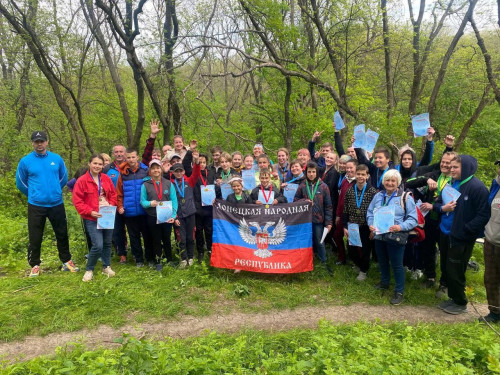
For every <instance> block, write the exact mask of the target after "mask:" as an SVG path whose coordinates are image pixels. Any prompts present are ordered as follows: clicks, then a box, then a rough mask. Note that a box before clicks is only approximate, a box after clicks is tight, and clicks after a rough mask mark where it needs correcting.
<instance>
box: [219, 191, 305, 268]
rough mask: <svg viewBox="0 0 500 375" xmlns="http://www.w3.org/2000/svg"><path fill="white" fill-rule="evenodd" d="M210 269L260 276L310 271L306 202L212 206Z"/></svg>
mask: <svg viewBox="0 0 500 375" xmlns="http://www.w3.org/2000/svg"><path fill="white" fill-rule="evenodd" d="M213 214H214V221H213V244H212V257H211V260H210V263H211V265H212V266H213V267H218V268H231V269H240V270H245V271H253V272H263V273H296V272H306V271H312V269H313V254H312V224H311V219H312V206H311V203H310V202H305V201H304V202H295V203H287V204H278V205H270V206H269V207H268V208H266V206H265V205H256V204H238V205H236V204H231V203H228V202H227V201H223V200H219V199H217V200H216V201H215V203H214V206H213Z"/></svg>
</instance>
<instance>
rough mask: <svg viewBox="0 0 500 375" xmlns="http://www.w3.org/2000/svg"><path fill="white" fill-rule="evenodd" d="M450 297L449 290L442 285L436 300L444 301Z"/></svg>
mask: <svg viewBox="0 0 500 375" xmlns="http://www.w3.org/2000/svg"><path fill="white" fill-rule="evenodd" d="M446 296H448V288H447V287H445V286H444V285H440V286H439V288H438V290H437V291H436V298H439V299H442V298H445V297H446Z"/></svg>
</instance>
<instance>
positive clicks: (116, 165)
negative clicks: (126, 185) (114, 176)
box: [113, 161, 120, 171]
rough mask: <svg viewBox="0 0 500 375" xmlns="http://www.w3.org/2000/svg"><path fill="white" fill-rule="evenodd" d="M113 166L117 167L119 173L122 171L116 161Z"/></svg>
mask: <svg viewBox="0 0 500 375" xmlns="http://www.w3.org/2000/svg"><path fill="white" fill-rule="evenodd" d="M113 164H114V165H115V167H116V170H117V171H120V167H119V166H118V164H116V161H114V162H113Z"/></svg>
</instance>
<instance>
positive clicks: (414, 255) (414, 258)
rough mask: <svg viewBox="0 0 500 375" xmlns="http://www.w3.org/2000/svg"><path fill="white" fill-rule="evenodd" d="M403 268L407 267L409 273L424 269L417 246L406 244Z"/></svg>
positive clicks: (410, 243) (411, 243)
mask: <svg viewBox="0 0 500 375" xmlns="http://www.w3.org/2000/svg"><path fill="white" fill-rule="evenodd" d="M403 266H405V267H408V269H409V270H410V271H415V270H422V269H423V268H424V261H423V257H422V254H421V247H420V246H419V244H416V243H413V242H410V241H408V242H407V243H406V245H405V253H404V255H403Z"/></svg>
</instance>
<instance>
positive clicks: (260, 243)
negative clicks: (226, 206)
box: [238, 218, 286, 258]
mask: <svg viewBox="0 0 500 375" xmlns="http://www.w3.org/2000/svg"><path fill="white" fill-rule="evenodd" d="M272 225H274V221H268V222H266V225H264V227H262V228H261V226H260V225H259V223H256V222H254V221H251V222H249V223H248V224H247V222H246V221H245V219H244V218H243V219H241V221H240V226H239V228H238V231H239V233H240V236H241V238H242V239H243V241H245V242H246V243H248V244H250V245H255V244H257V250H255V251H254V252H253V253H254V255H255V256H258V257H260V258H269V257H270V256H272V255H273V253H272V252H271V251H269V250H268V246H269V245H279V244H280V243H282V242H283V241H285V237H286V226H285V222H284V221H283V219H282V218H280V219H279V221H278V224H276V226H275V227H274V229H273V231H272V235H270V233H269V232H268V228H270V227H271V226H272ZM250 227H254V228H257V231H256V232H255V234H254V233H253V231H252V229H251V228H250Z"/></svg>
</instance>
